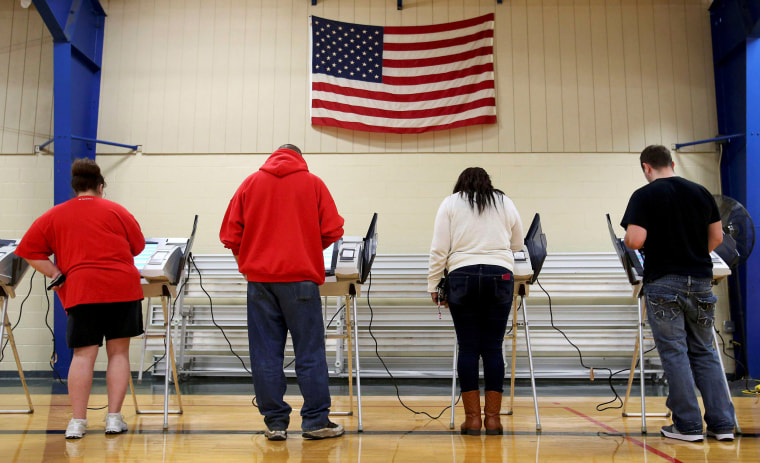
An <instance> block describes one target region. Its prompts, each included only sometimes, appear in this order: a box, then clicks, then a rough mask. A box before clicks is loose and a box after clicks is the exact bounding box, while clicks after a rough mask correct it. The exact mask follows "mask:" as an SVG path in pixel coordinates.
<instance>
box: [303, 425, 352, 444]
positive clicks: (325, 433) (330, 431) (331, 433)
mask: <svg viewBox="0 0 760 463" xmlns="http://www.w3.org/2000/svg"><path fill="white" fill-rule="evenodd" d="M343 432H344V431H343V426H341V425H339V424H337V423H333V422H332V421H328V422H327V426H325V427H324V428H322V429H316V430H314V431H304V432H303V438H304V439H314V440H316V439H330V438H332V437H340V436H342V435H343Z"/></svg>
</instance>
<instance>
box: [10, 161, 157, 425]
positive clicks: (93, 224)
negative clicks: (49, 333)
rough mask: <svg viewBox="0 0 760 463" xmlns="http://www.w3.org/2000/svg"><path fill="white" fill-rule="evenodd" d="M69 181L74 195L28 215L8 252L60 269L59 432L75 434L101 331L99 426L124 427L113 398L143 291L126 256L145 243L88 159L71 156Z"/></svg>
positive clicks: (123, 377)
mask: <svg viewBox="0 0 760 463" xmlns="http://www.w3.org/2000/svg"><path fill="white" fill-rule="evenodd" d="M71 186H72V188H73V189H74V193H75V194H76V197H75V198H73V199H70V200H69V201H66V202H65V203H62V204H59V205H57V206H55V207H53V208H52V209H50V210H49V211H47V212H46V213H44V214H43V215H42V216H41V217H40V218H38V219H37V220H35V221H34V223H33V224H32V226H31V227H30V228H29V230H28V231H27V232H26V234H25V235H24V237H23V238H22V240H21V243H20V244H19V246H18V248H17V249H16V251H15V252H16V254H17V255H18V256H20V257H23V258H24V259H26V260H27V262H29V265H31V266H32V267H34V268H35V269H37V270H38V271H39V272H41V273H43V274H44V275H45V276H47V277H48V278H51V279H53V280H55V279H56V278H58V277H59V276H61V275H63V276H65V281H64V282H62V283H60V284H58V285H57V286H54V287H53V289H55V290H56V291H57V293H58V296H59V298H60V299H61V303H62V304H63V307H64V309H66V313H67V315H68V321H67V328H66V343H67V344H68V346H69V348H71V349H74V356H73V358H72V360H71V366H70V367H69V379H68V386H69V398H70V400H71V406H72V408H73V418H72V419H71V421H70V422H69V425H68V428H67V429H66V438H67V439H78V438H81V437H82V436H83V435H84V434H85V432H86V428H87V402H88V400H89V396H90V389H91V387H92V376H93V370H94V367H95V358H96V357H97V355H98V349H99V347H100V346H102V345H103V338H104V337H105V339H106V352H107V353H108V368H107V371H106V384H107V389H108V415H107V416H106V429H105V432H106V434H117V433H122V432H124V431H126V430H127V425H126V423H125V422H124V420H123V418H122V416H121V405H122V403H123V402H124V396H125V395H126V391H127V385H128V382H129V375H130V364H129V341H130V338H131V337H133V336H138V335H140V334H142V333H143V322H142V303H141V301H142V299H143V294H142V287H141V285H140V272H139V271H138V270H137V268H136V267H135V265H134V256H136V255H137V254H139V253H140V251H142V250H143V248H144V247H145V238H144V237H143V234H142V231H141V230H140V225H139V224H138V223H137V221H136V220H135V218H134V217H133V216H132V214H130V213H129V211H127V210H126V209H125V208H124V207H122V206H120V205H119V204H116V203H114V202H112V201H108V200H106V199H103V188H104V187H105V180H104V178H103V175H101V173H100V167H98V165H97V164H96V163H95V161H93V160H91V159H77V160H75V161H74V162H73V164H72V166H71ZM51 254H55V260H56V262H55V263H53V262H51V261H50V259H49V256H50V255H51Z"/></svg>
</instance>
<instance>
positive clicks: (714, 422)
mask: <svg viewBox="0 0 760 463" xmlns="http://www.w3.org/2000/svg"><path fill="white" fill-rule="evenodd" d="M644 298H645V302H646V310H647V318H648V320H649V325H650V327H651V329H652V335H653V336H654V341H655V345H656V346H657V351H658V352H659V354H660V359H661V360H662V367H663V369H664V370H665V377H666V378H667V380H668V386H669V393H668V399H667V402H666V404H667V406H668V408H669V409H670V410H671V411H672V412H673V423H674V424H675V425H676V428H677V429H678V430H679V431H681V432H685V433H691V432H702V416H701V413H700V409H699V403H698V402H697V394H696V389H699V392H700V393H701V394H702V401H703V402H704V406H705V417H704V418H705V422H706V423H707V428H708V429H710V430H711V431H714V432H715V431H732V430H733V429H734V406H733V403H732V402H731V398H730V397H729V395H728V393H727V392H726V387H725V384H724V378H725V376H724V375H725V373H724V372H723V369H722V368H721V366H720V361H719V359H718V355H719V354H718V352H716V351H715V349H714V347H713V323H714V321H715V303H716V302H717V300H718V298H717V297H715V296H714V295H713V293H712V289H711V284H710V279H709V278H694V277H689V276H682V275H665V276H663V277H661V278H658V279H656V280H654V281H652V282H650V283H646V284H645V285H644Z"/></svg>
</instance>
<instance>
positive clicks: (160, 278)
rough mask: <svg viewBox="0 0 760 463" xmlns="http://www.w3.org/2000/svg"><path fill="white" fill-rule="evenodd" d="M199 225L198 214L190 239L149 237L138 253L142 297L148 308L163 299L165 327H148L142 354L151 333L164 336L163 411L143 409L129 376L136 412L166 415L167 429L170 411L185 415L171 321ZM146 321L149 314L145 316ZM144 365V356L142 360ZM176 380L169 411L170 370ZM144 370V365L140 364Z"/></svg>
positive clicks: (165, 425)
mask: <svg viewBox="0 0 760 463" xmlns="http://www.w3.org/2000/svg"><path fill="white" fill-rule="evenodd" d="M197 227H198V216H197V215H196V216H195V219H194V221H193V230H192V232H191V233H190V237H189V238H148V239H146V240H145V249H143V251H142V252H141V253H140V254H139V255H137V256H135V259H134V262H135V267H137V269H138V270H139V271H140V277H141V284H142V290H143V296H144V297H145V298H146V299H147V300H148V307H150V305H151V299H152V298H154V297H158V298H160V299H161V307H162V312H163V319H164V326H163V332H162V333H161V334H156V335H151V334H150V333H148V331H147V329H146V331H145V334H144V335H143V351H142V353H143V357H144V355H145V343H146V341H147V338H148V337H149V336H157V337H162V338H163V339H164V342H165V346H166V350H165V354H164V355H165V358H166V360H165V361H164V405H163V409H162V410H144V409H141V408H140V407H139V406H138V404H137V395H136V394H135V387H134V383H133V381H132V375H130V376H129V386H130V389H131V391H132V400H133V401H134V405H135V412H136V413H137V414H163V416H164V429H168V427H169V416H168V415H169V414H170V413H171V414H182V412H183V409H182V395H181V394H180V390H179V380H178V377H177V365H176V360H175V358H174V346H173V342H172V336H171V320H172V316H173V311H172V310H171V307H172V302H171V301H172V298H174V299H175V305H177V304H179V306H180V307H181V305H182V296H183V282H184V280H185V278H186V271H185V265H186V263H187V262H188V261H189V259H190V253H191V250H192V247H193V240H194V239H195V232H196V229H197ZM146 322H147V317H146ZM146 328H147V326H146ZM141 365H142V359H141ZM170 369H171V376H172V378H173V380H174V389H175V393H176V396H177V406H178V408H177V409H176V410H169V370H170ZM141 373H142V367H141Z"/></svg>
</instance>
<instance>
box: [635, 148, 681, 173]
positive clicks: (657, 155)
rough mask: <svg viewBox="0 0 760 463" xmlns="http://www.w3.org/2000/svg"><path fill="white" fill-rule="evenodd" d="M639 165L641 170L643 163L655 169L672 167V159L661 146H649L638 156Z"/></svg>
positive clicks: (668, 151)
mask: <svg viewBox="0 0 760 463" xmlns="http://www.w3.org/2000/svg"><path fill="white" fill-rule="evenodd" d="M639 163H640V164H641V168H642V169H643V168H644V163H646V164H649V165H650V166H652V167H654V168H655V169H662V168H663V167H670V166H672V165H673V158H672V157H671V156H670V150H669V149H667V148H666V147H664V146H662V145H649V146H647V147H646V148H644V151H642V152H641V155H640V156H639Z"/></svg>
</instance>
